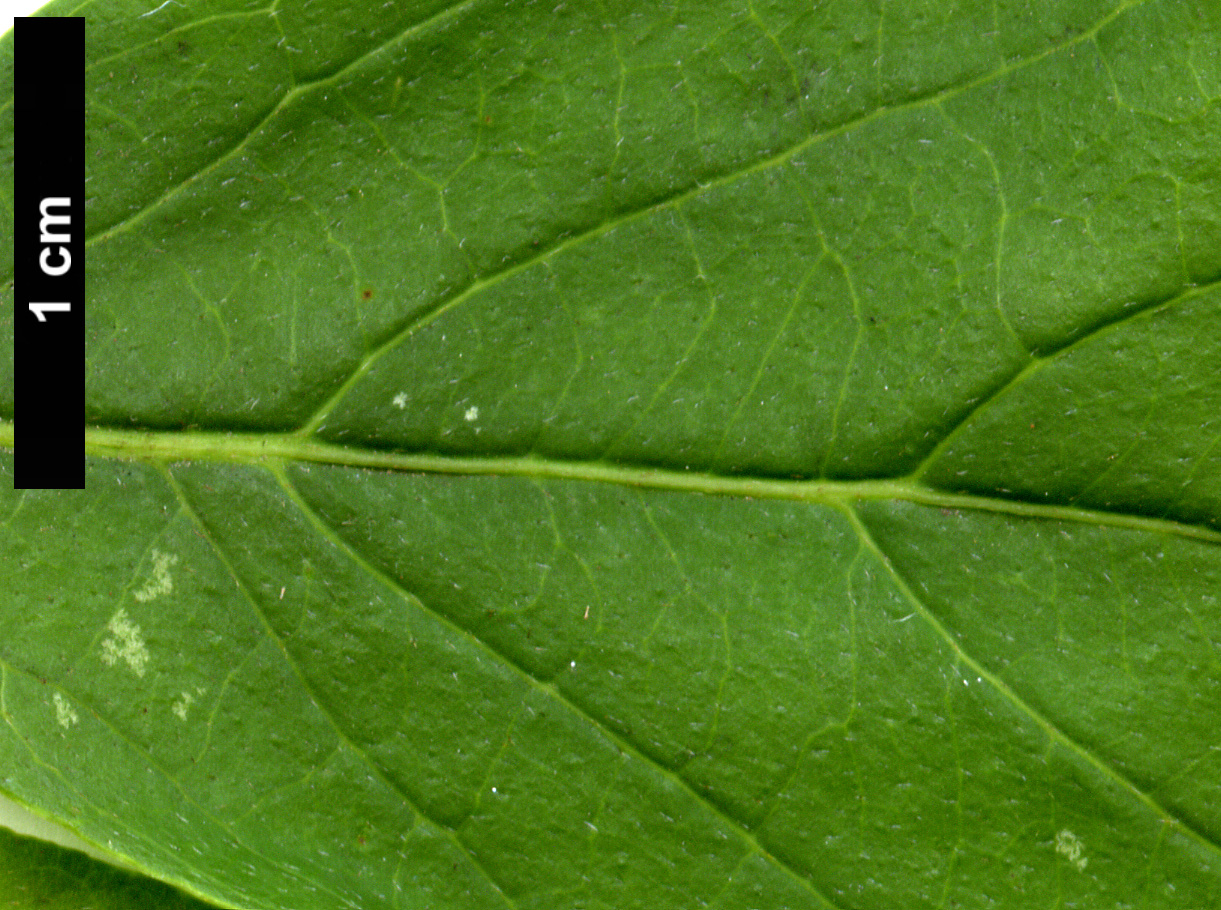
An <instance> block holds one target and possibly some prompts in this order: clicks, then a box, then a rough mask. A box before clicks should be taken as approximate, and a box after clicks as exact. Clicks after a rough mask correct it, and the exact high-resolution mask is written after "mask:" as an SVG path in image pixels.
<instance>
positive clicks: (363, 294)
mask: <svg viewBox="0 0 1221 910" xmlns="http://www.w3.org/2000/svg"><path fill="white" fill-rule="evenodd" d="M360 296H361V297H363V298H364V299H365V300H368V299H369V298H370V297H372V296H373V291H371V290H370V289H369V288H365V289H364V290H363V291H361V292H360Z"/></svg>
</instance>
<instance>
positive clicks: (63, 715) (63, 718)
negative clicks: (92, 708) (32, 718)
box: [51, 692, 80, 730]
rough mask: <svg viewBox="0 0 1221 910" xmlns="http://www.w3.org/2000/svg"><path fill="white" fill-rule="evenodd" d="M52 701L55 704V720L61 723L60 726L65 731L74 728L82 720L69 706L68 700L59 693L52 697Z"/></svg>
mask: <svg viewBox="0 0 1221 910" xmlns="http://www.w3.org/2000/svg"><path fill="white" fill-rule="evenodd" d="M51 700H52V701H53V702H55V719H56V720H57V721H59V725H60V726H61V727H63V728H64V729H65V730H67V729H68V728H69V727H71V726H74V725H75V724H76V723H77V721H79V720H80V718H79V717H77V715H76V711H75V710H74V709H73V707H72V706H71V705H70V704H68V702H67V699H65V698H64V697H63V696H62V695H60V694H59V693H58V692H56V693H55V694H54V695H52V696H51Z"/></svg>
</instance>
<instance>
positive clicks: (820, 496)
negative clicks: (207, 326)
mask: <svg viewBox="0 0 1221 910" xmlns="http://www.w3.org/2000/svg"><path fill="white" fill-rule="evenodd" d="M13 437H14V425H13V423H12V422H11V421H7V420H0V447H7V448H12V446H13ZM85 451H86V454H87V455H91V456H95V457H103V458H119V459H125V460H133V461H150V462H161V463H166V462H175V461H212V462H224V463H230V464H248V465H268V464H270V465H276V464H285V463H292V462H303V463H309V464H325V465H335V466H338V467H348V468H358V469H369V470H381V471H402V472H405V473H415V474H446V475H471V476H506V477H532V478H538V479H553V480H579V481H587V482H590V483H607V484H619V485H622V486H628V487H634V488H638V489H651V490H670V491H674V492H688V493H700V494H705V495H711V496H736V497H742V498H746V499H786V500H795V501H799V502H811V503H818V504H822V505H827V506H834V507H840V506H843V505H845V504H850V503H852V502H856V501H861V500H876V499H893V500H903V501H906V502H913V503H918V504H920V505H926V506H933V507H936V508H942V509H969V510H974V511H983V512H993V513H999V514H1004V515H1011V516H1013V517H1015V518H1026V519H1039V520H1044V521H1064V522H1074V523H1077V524H1088V525H1094V526H1101V527H1111V528H1119V529H1127V530H1131V531H1141V532H1145V533H1153V534H1166V535H1171V536H1175V537H1183V538H1188V539H1192V540H1198V541H1201V542H1203V543H1209V544H1221V531H1216V530H1213V529H1211V528H1207V527H1203V526H1200V525H1192V524H1187V523H1185V522H1180V521H1173V520H1170V519H1166V518H1155V517H1150V516H1145V515H1140V514H1136V513H1133V512H1123V511H1105V510H1101V509H1088V508H1081V507H1078V506H1072V505H1054V504H1046V503H1038V502H1031V501H1029V500H1023V499H1008V498H1001V497H991V496H985V495H981V494H978V493H956V492H951V491H948V490H942V489H937V488H935V487H931V486H927V485H925V484H923V483H921V482H919V480H917V479H914V478H912V477H897V478H879V479H874V480H821V479H817V480H802V479H785V478H777V477H757V476H749V475H732V476H731V475H723V474H712V473H706V472H702V471H677V470H672V469H667V468H658V467H650V466H648V465H631V464H623V463H610V462H600V461H574V460H565V459H557V458H544V457H540V456H537V455H522V456H490V457H480V456H457V455H442V454H433V453H426V452H392V451H383V450H377V449H362V448H355V447H348V446H341V445H336V444H334V443H329V442H322V441H319V440H315V439H310V438H307V437H301V436H299V435H297V434H295V433H229V432H210V431H146V430H120V429H115V428H112V427H87V428H86V430H85Z"/></svg>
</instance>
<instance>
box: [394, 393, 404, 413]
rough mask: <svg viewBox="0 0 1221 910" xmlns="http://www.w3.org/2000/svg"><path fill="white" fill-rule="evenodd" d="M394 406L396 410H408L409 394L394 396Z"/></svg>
mask: <svg viewBox="0 0 1221 910" xmlns="http://www.w3.org/2000/svg"><path fill="white" fill-rule="evenodd" d="M394 406H395V407H396V408H398V409H399V410H400V411H405V410H407V393H406V392H399V393H398V394H397V395H395V396H394Z"/></svg>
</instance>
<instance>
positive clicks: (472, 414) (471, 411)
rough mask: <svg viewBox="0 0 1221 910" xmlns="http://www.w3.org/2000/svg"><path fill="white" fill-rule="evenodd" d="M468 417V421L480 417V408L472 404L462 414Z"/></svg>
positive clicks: (471, 421) (472, 421)
mask: <svg viewBox="0 0 1221 910" xmlns="http://www.w3.org/2000/svg"><path fill="white" fill-rule="evenodd" d="M462 416H463V417H465V418H466V422H467V423H474V422H475V421H476V420H478V419H479V409H478V408H476V407H474V406H472V407H469V408H467V409H466V413H465V414H463V415H462Z"/></svg>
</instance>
